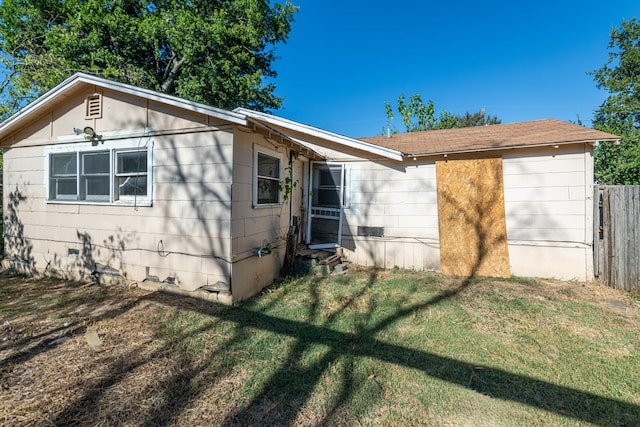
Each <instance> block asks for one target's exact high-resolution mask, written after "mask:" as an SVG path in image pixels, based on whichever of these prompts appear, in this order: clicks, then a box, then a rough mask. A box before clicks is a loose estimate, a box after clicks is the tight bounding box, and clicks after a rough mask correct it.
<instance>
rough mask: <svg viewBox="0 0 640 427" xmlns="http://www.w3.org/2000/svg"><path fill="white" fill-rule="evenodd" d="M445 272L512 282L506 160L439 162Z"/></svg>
mask: <svg viewBox="0 0 640 427" xmlns="http://www.w3.org/2000/svg"><path fill="white" fill-rule="evenodd" d="M436 180H437V186H438V189H437V192H438V226H439V230H440V262H441V268H442V272H443V273H444V274H450V275H455V276H497V277H509V276H510V274H511V269H510V265H509V247H508V244H507V227H506V221H505V210H504V185H503V177H502V158H488V159H472V160H445V161H438V162H436Z"/></svg>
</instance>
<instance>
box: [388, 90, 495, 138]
mask: <svg viewBox="0 0 640 427" xmlns="http://www.w3.org/2000/svg"><path fill="white" fill-rule="evenodd" d="M397 109H398V113H399V114H400V117H401V118H402V124H403V125H404V127H405V129H406V132H420V131H425V130H435V129H453V128H461V127H471V126H484V125H493V124H499V123H501V121H500V119H498V118H497V117H496V116H488V117H485V113H484V108H482V109H481V110H479V111H477V112H475V113H469V112H467V113H465V114H464V115H463V116H460V115H456V114H452V113H450V112H449V111H447V110H441V111H440V113H439V115H438V116H436V114H435V107H434V104H433V101H432V100H429V101H428V102H427V103H426V104H425V103H424V101H422V97H421V96H420V95H418V94H415V95H411V97H410V98H409V101H408V102H407V101H406V99H405V96H404V94H401V95H400V96H399V97H398V108H397ZM385 113H386V114H387V123H386V126H385V128H383V129H382V134H386V133H387V132H391V133H398V130H397V129H396V127H395V126H394V124H393V120H394V119H395V115H394V112H393V107H392V106H391V103H389V102H385Z"/></svg>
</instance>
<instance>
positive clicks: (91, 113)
mask: <svg viewBox="0 0 640 427" xmlns="http://www.w3.org/2000/svg"><path fill="white" fill-rule="evenodd" d="M85 116H86V117H85V118H87V119H99V118H101V117H102V94H101V93H94V94H93V95H89V96H87V101H86V115H85Z"/></svg>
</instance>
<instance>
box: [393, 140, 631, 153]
mask: <svg viewBox="0 0 640 427" xmlns="http://www.w3.org/2000/svg"><path fill="white" fill-rule="evenodd" d="M601 142H612V143H614V144H618V143H619V142H620V139H605V140H602V139H597V140H596V139H594V140H591V139H587V140H580V141H565V142H548V143H543V144H531V145H511V146H508V147H492V148H482V149H475V150H460V151H438V152H434V153H416V154H411V153H403V155H404V156H405V157H431V156H442V155H449V154H469V153H482V152H485V151H507V150H516V149H521V148H540V147H555V146H560V145H572V144H592V145H598V144H600V143H601Z"/></svg>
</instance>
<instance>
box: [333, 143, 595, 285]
mask: <svg viewBox="0 0 640 427" xmlns="http://www.w3.org/2000/svg"><path fill="white" fill-rule="evenodd" d="M496 154H501V155H502V156H503V173H504V187H505V189H504V192H505V196H504V198H505V214H506V224H507V238H508V243H509V259H510V264H511V272H512V274H514V275H518V276H529V277H550V278H551V277H553V278H558V279H564V280H568V279H577V280H590V279H591V278H592V277H593V266H592V263H593V261H592V247H591V245H592V233H593V232H592V230H593V222H592V221H593V219H592V215H593V205H592V202H593V201H592V193H593V185H592V180H593V158H592V150H591V147H590V146H588V145H586V144H576V145H571V146H560V147H559V148H557V149H554V148H553V147H546V148H531V149H518V150H509V151H504V152H502V153H496ZM465 158H470V157H469V156H465ZM348 164H349V166H350V168H351V185H350V190H349V191H350V192H351V204H350V207H349V208H348V209H346V210H345V226H344V230H343V247H344V249H343V254H344V255H345V256H346V257H347V258H348V259H349V260H350V261H352V262H354V263H357V264H361V265H367V266H378V267H384V268H393V267H396V266H397V267H401V268H410V269H418V270H439V269H440V251H439V241H438V239H439V235H438V208H437V194H436V173H435V161H434V160H432V161H425V160H420V159H418V160H417V161H414V160H410V159H406V160H405V161H404V162H403V163H399V162H393V161H363V162H349V163H348ZM359 225H360V226H375V227H384V237H359V236H357V226H359Z"/></svg>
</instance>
